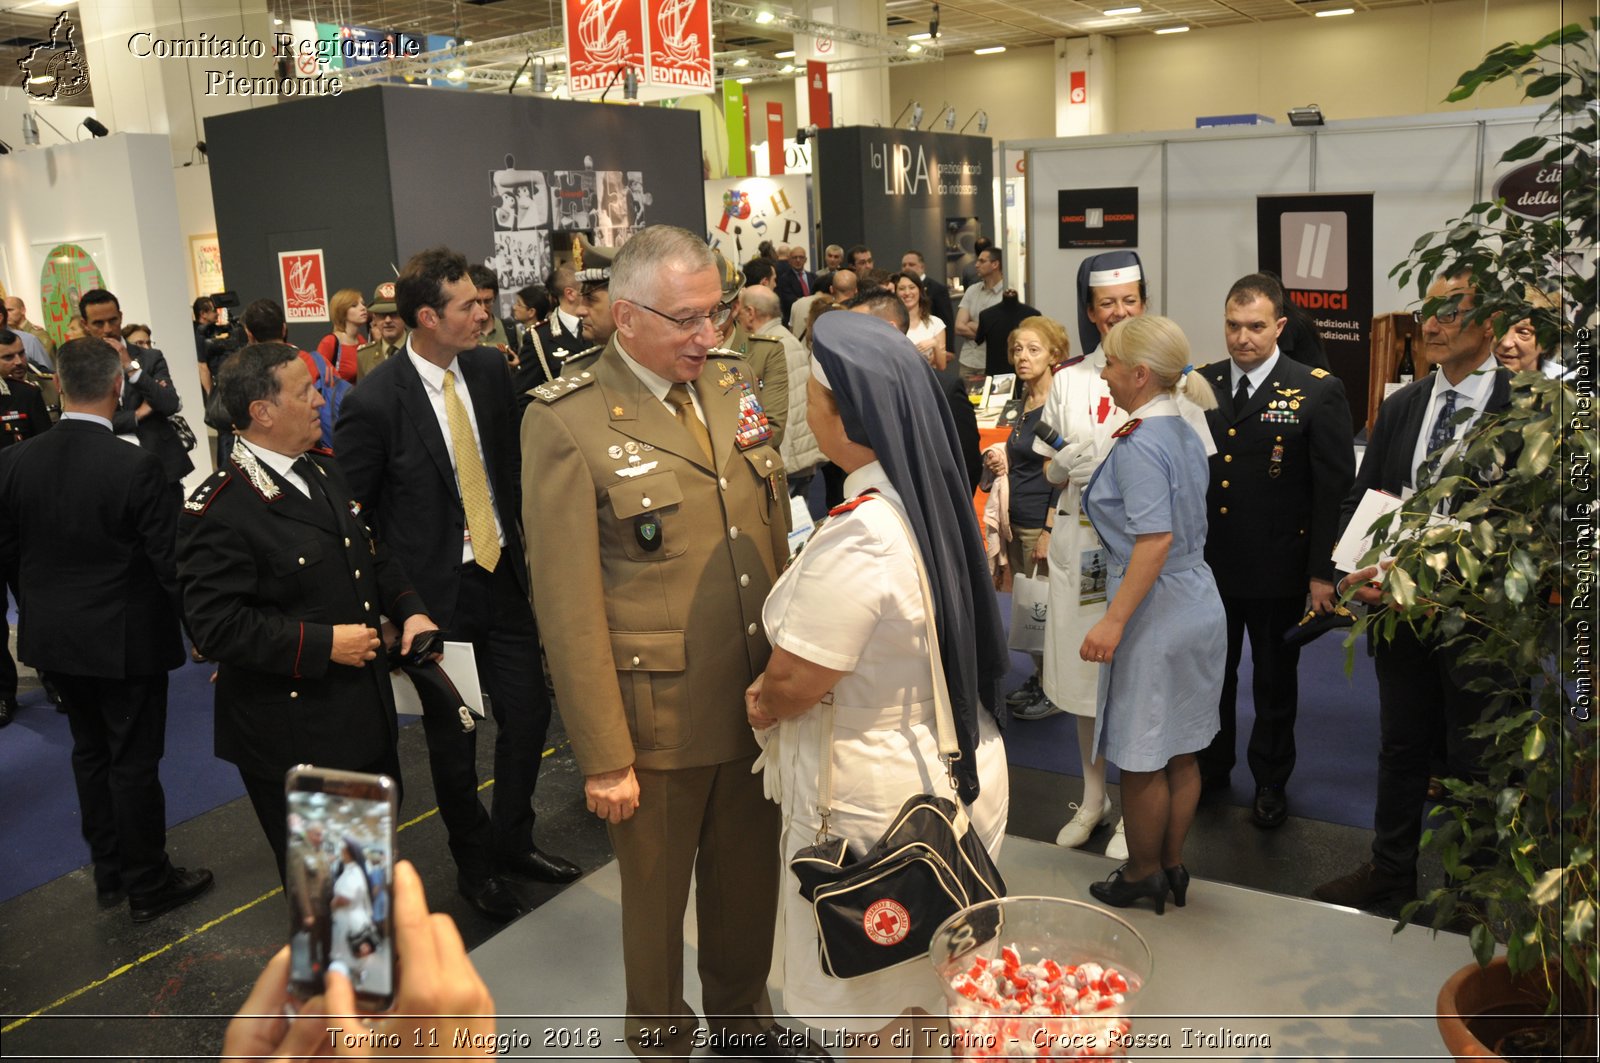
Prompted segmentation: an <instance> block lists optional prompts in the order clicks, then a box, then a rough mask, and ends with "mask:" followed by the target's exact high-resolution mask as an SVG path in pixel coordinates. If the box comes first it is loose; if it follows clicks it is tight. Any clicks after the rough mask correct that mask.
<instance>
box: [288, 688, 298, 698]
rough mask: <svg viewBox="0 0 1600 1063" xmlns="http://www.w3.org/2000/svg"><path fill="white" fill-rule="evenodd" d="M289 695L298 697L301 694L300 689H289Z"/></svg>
mask: <svg viewBox="0 0 1600 1063" xmlns="http://www.w3.org/2000/svg"><path fill="white" fill-rule="evenodd" d="M289 696H290V697H291V698H297V697H299V696H300V691H298V690H291V691H289Z"/></svg>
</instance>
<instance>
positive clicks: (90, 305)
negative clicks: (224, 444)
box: [78, 288, 194, 511]
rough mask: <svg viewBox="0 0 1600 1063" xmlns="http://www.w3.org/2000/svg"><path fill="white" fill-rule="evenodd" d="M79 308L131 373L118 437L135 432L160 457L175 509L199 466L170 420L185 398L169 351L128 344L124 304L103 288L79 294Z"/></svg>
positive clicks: (116, 426)
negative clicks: (138, 348) (176, 381)
mask: <svg viewBox="0 0 1600 1063" xmlns="http://www.w3.org/2000/svg"><path fill="white" fill-rule="evenodd" d="M78 312H79V313H80V314H82V315H83V320H84V323H85V324H86V325H87V327H88V331H89V335H91V336H98V337H99V338H100V339H103V340H105V341H106V342H107V343H109V344H110V345H111V348H112V350H114V351H116V352H117V353H118V354H119V355H120V356H121V357H122V368H123V371H124V372H125V373H127V376H128V383H127V386H126V387H124V388H123V389H122V405H121V406H119V407H118V408H117V411H116V416H115V417H113V418H112V419H111V425H112V429H113V430H114V431H115V432H116V433H117V435H119V436H133V437H136V438H137V439H138V440H139V445H140V446H141V447H144V448H145V449H146V450H148V451H150V452H151V453H152V454H154V455H155V456H156V457H157V458H159V459H160V460H161V468H162V470H163V472H164V473H165V475H166V478H167V494H168V496H169V497H170V499H171V500H172V508H173V510H174V511H176V510H177V508H178V506H179V505H180V504H182V502H183V478H184V477H185V476H187V475H189V473H191V472H193V471H194V462H192V461H190V460H189V452H188V451H187V450H186V449H184V446H183V443H182V442H181V441H180V440H179V439H178V433H177V430H176V429H174V428H173V427H172V422H171V421H170V420H169V418H170V417H171V416H172V415H173V414H175V413H177V412H178V411H179V410H180V409H181V408H182V407H183V401H182V400H181V399H179V398H178V389H177V388H175V387H173V386H172V373H171V371H170V370H168V369H167V359H166V356H165V355H163V354H162V353H161V352H160V351H158V350H156V349H155V348H154V347H147V348H145V349H144V350H141V351H138V352H133V351H130V350H129V349H128V345H127V344H126V343H124V342H123V341H122V304H121V303H119V302H118V301H117V297H116V296H115V295H112V294H111V293H110V292H108V291H106V290H105V289H104V288H92V289H90V290H89V291H86V292H84V293H83V295H81V296H79V298H78ZM135 354H137V357H135Z"/></svg>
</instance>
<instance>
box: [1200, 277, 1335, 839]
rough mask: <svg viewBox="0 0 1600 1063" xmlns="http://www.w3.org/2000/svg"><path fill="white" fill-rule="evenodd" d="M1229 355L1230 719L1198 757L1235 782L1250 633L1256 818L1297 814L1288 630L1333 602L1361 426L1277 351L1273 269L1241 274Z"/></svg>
mask: <svg viewBox="0 0 1600 1063" xmlns="http://www.w3.org/2000/svg"><path fill="white" fill-rule="evenodd" d="M1223 306H1224V311H1225V318H1224V320H1225V325H1224V327H1225V330H1226V335H1227V342H1228V358H1227V360H1225V361H1221V362H1214V363H1212V364H1211V365H1208V366H1206V367H1205V368H1204V369H1202V370H1201V372H1202V373H1203V374H1204V375H1205V378H1206V379H1207V380H1208V381H1209V382H1210V383H1211V388H1212V390H1213V391H1215V392H1216V393H1217V408H1216V409H1214V410H1209V411H1207V413H1206V421H1207V423H1208V424H1209V425H1210V427H1211V437H1212V439H1214V440H1215V441H1216V444H1217V453H1216V454H1214V455H1212V458H1211V487H1210V490H1209V491H1208V492H1207V498H1206V511H1207V520H1208V522H1209V525H1208V527H1209V531H1208V533H1207V536H1206V563H1207V564H1208V565H1210V566H1211V571H1212V573H1213V575H1215V576H1216V580H1217V590H1218V592H1220V593H1221V595H1222V605H1223V609H1224V611H1225V612H1226V613H1227V617H1228V656H1227V662H1226V664H1225V665H1224V667H1223V673H1222V675H1223V679H1222V696H1221V700H1220V702H1219V715H1220V716H1221V721H1222V729H1221V730H1220V731H1219V732H1218V733H1217V736H1216V737H1215V738H1214V739H1212V742H1211V745H1209V746H1208V747H1206V749H1204V750H1203V751H1201V753H1200V775H1201V778H1202V781H1203V785H1205V786H1208V787H1210V788H1212V789H1220V788H1225V787H1226V786H1227V784H1228V774H1229V773H1230V772H1231V771H1232V770H1233V764H1234V734H1235V723H1234V720H1235V701H1236V699H1237V696H1238V692H1239V678H1238V669H1239V658H1240V657H1241V656H1242V655H1243V653H1244V638H1245V634H1246V633H1248V634H1249V636H1250V660H1251V667H1252V669H1253V677H1254V678H1253V682H1252V686H1251V691H1252V695H1253V698H1254V701H1255V712H1256V722H1255V727H1254V728H1253V729H1252V730H1251V732H1250V746H1249V762H1250V772H1251V774H1252V775H1254V777H1255V783H1256V797H1255V805H1254V807H1253V809H1252V813H1251V814H1252V818H1253V820H1254V822H1255V825H1256V826H1258V827H1261V828H1263V829H1271V828H1273V827H1277V826H1280V825H1281V824H1282V823H1283V821H1284V820H1285V819H1286V818H1287V817H1288V814H1289V805H1288V799H1287V798H1286V797H1285V795H1284V788H1285V786H1286V785H1287V783H1288V781H1289V776H1290V774H1291V773H1292V772H1293V771H1294V761H1295V745H1294V723H1295V714H1296V710H1297V708H1298V705H1299V682H1298V675H1297V670H1298V668H1299V665H1300V649H1299V647H1298V646H1295V647H1290V646H1285V645H1284V644H1283V635H1284V632H1286V631H1288V630H1289V629H1290V628H1291V627H1293V626H1294V625H1295V624H1296V623H1297V622H1298V621H1299V620H1300V619H1301V617H1302V616H1304V615H1305V612H1306V596H1307V594H1309V595H1310V602H1311V610H1312V612H1315V613H1319V614H1320V613H1328V612H1332V611H1333V607H1334V593H1333V561H1332V558H1331V554H1332V552H1333V541H1334V527H1335V525H1336V523H1337V521H1338V515H1339V506H1340V505H1341V504H1342V503H1343V502H1344V499H1345V496H1346V495H1347V494H1349V492H1350V483H1351V481H1352V480H1354V478H1355V474H1356V466H1355V452H1354V449H1353V447H1352V444H1351V439H1352V436H1353V435H1354V433H1353V431H1352V429H1351V426H1350V405H1349V403H1348V402H1346V401H1345V394H1344V385H1343V384H1341V383H1340V382H1339V378H1338V377H1336V376H1333V375H1332V374H1330V373H1329V372H1328V371H1327V370H1326V369H1307V368H1306V367H1305V366H1303V365H1301V364H1300V363H1298V362H1295V361H1291V360H1290V359H1289V358H1287V357H1285V356H1284V355H1283V354H1282V353H1281V352H1280V351H1279V349H1278V337H1279V335H1280V334H1281V333H1282V332H1283V327H1284V323H1285V320H1286V317H1285V314H1284V297H1283V289H1282V288H1281V287H1279V285H1278V282H1277V281H1275V280H1273V279H1272V278H1271V277H1269V276H1267V275H1266V274H1263V273H1252V274H1250V275H1249V276H1247V277H1242V278H1240V279H1239V280H1238V281H1236V282H1234V285H1233V287H1232V288H1231V289H1229V291H1228V297H1227V299H1225V300H1224V301H1223Z"/></svg>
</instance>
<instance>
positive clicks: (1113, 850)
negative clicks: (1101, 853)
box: [1106, 818, 1128, 860]
mask: <svg viewBox="0 0 1600 1063" xmlns="http://www.w3.org/2000/svg"><path fill="white" fill-rule="evenodd" d="M1106 855H1107V856H1109V857H1111V859H1113V860H1126V859H1127V858H1128V836H1127V835H1126V834H1124V833H1122V820H1121V819H1120V818H1119V819H1118V820H1117V831H1116V833H1115V834H1113V835H1111V840H1110V841H1108V842H1106Z"/></svg>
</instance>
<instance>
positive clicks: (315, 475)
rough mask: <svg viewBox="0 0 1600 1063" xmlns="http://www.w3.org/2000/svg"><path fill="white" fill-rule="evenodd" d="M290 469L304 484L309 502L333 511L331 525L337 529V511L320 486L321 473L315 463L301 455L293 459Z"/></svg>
mask: <svg viewBox="0 0 1600 1063" xmlns="http://www.w3.org/2000/svg"><path fill="white" fill-rule="evenodd" d="M290 468H292V469H294V471H295V472H297V473H299V474H300V479H302V480H304V481H305V482H306V492H307V493H308V494H309V495H310V496H311V501H312V502H313V503H315V504H316V505H319V506H327V507H328V509H330V510H332V511H333V518H334V519H333V525H334V527H336V528H337V527H338V526H339V511H338V510H337V509H336V508H335V507H334V504H333V499H332V498H331V497H329V495H328V492H327V491H326V490H325V489H324V488H323V486H322V476H323V472H322V470H321V469H319V468H317V464H316V462H314V461H312V460H311V459H310V458H308V457H306V456H305V455H304V454H302V455H300V456H299V457H298V458H296V459H294V464H293V465H292V466H290Z"/></svg>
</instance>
